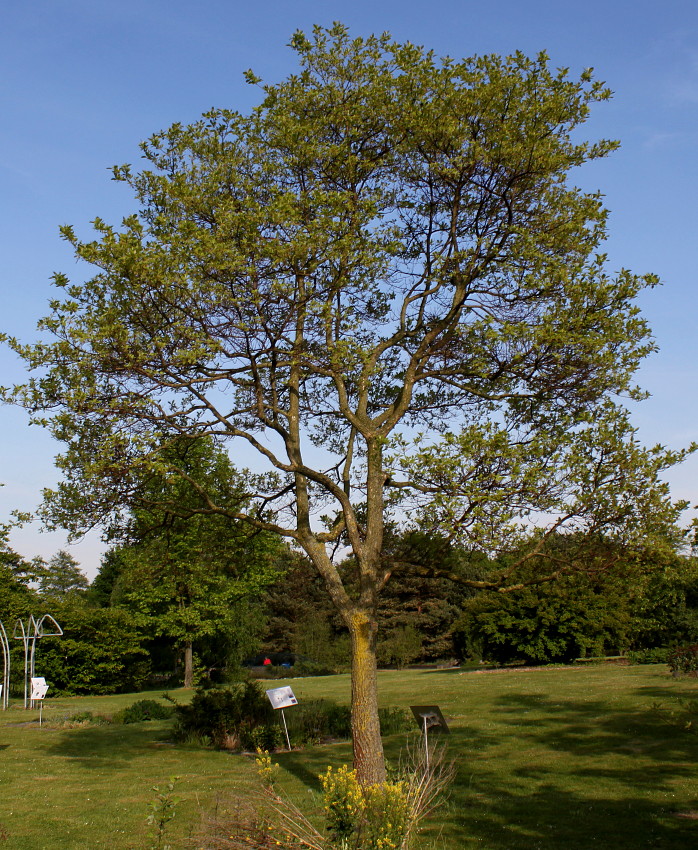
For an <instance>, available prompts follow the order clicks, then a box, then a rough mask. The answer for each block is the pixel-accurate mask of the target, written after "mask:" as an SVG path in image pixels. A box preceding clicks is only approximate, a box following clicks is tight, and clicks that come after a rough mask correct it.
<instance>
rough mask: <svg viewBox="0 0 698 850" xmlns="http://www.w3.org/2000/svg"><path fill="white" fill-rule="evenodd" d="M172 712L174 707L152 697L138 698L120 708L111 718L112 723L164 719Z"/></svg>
mask: <svg viewBox="0 0 698 850" xmlns="http://www.w3.org/2000/svg"><path fill="white" fill-rule="evenodd" d="M173 714H174V707H173V706H171V705H163V704H162V703H161V702H157V701H156V700H154V699H140V700H138V701H137V702H134V703H133V705H130V706H128V708H122V709H121V711H117V713H116V714H115V715H114V717H113V718H112V722H113V723H123V724H128V723H142V722H143V721H145V720H166V719H167V718H168V717H172V715H173Z"/></svg>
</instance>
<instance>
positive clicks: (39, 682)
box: [29, 676, 48, 700]
mask: <svg viewBox="0 0 698 850" xmlns="http://www.w3.org/2000/svg"><path fill="white" fill-rule="evenodd" d="M47 690H48V685H47V684H46V679H44V677H43V676H36V677H35V678H34V679H32V692H31V696H30V697H29V699H32V700H34V699H39V700H41V699H43V698H44V697H45V696H46V691H47Z"/></svg>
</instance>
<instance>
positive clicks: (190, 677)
mask: <svg viewBox="0 0 698 850" xmlns="http://www.w3.org/2000/svg"><path fill="white" fill-rule="evenodd" d="M184 687H185V688H193V687H194V652H193V650H192V643H191V641H190V640H188V641H187V642H186V643H185V644H184Z"/></svg>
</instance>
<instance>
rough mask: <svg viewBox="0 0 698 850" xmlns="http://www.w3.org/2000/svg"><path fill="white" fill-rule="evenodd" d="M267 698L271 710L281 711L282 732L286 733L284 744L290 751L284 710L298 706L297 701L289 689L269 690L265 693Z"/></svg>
mask: <svg viewBox="0 0 698 850" xmlns="http://www.w3.org/2000/svg"><path fill="white" fill-rule="evenodd" d="M267 697H268V699H269V702H270V703H271V705H272V708H275V709H279V710H280V711H281V719H282V720H283V723H284V732H285V733H286V743H287V744H288V748H289V750H290V749H291V739H290V738H289V737H288V726H287V725H286V715H285V714H284V709H285V708H288V707H289V706H291V705H298V700H297V699H296V698H295V696H294V695H293V691H292V690H291V688H288V687H286V688H271V689H270V690H268V691H267Z"/></svg>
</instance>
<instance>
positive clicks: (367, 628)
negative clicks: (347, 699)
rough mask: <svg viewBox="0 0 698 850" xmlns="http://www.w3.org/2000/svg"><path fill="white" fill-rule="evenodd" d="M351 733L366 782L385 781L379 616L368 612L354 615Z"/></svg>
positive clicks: (361, 776) (357, 765)
mask: <svg viewBox="0 0 698 850" xmlns="http://www.w3.org/2000/svg"><path fill="white" fill-rule="evenodd" d="M349 631H350V634H351V649H352V653H351V733H352V743H353V750H354V767H355V768H356V771H357V776H358V779H359V781H360V782H361V784H362V785H373V784H375V783H376V782H385V761H384V758H383V741H382V740H381V730H380V722H379V720H378V682H377V677H376V667H377V665H376V631H377V624H376V622H375V620H374V619H373V618H371V617H369V616H367V615H366V614H354V615H353V616H352V619H351V626H350V629H349Z"/></svg>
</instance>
